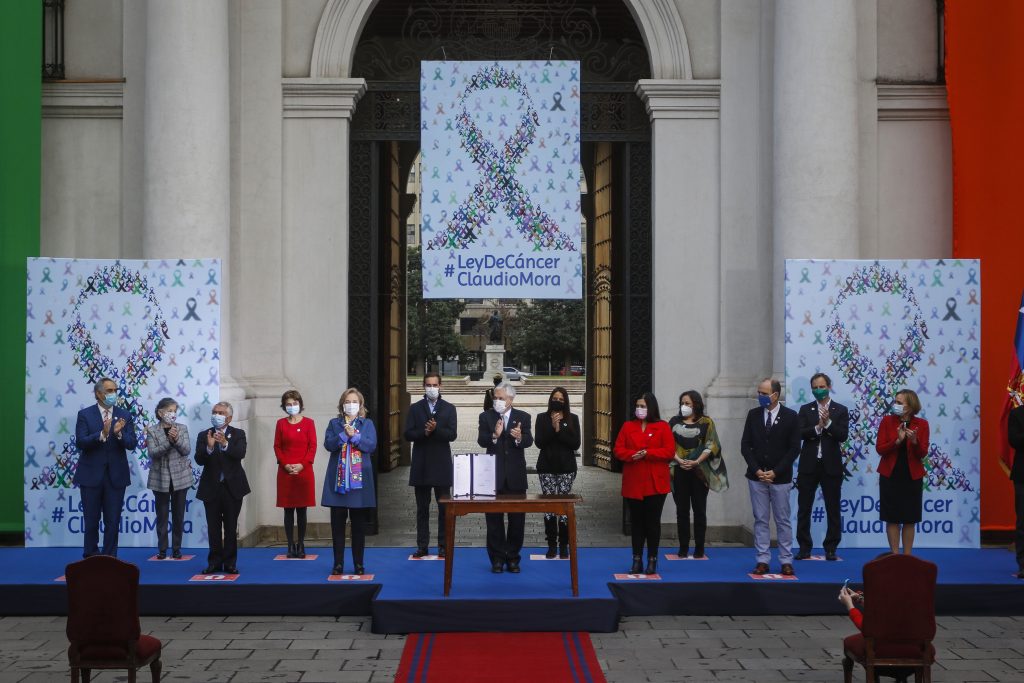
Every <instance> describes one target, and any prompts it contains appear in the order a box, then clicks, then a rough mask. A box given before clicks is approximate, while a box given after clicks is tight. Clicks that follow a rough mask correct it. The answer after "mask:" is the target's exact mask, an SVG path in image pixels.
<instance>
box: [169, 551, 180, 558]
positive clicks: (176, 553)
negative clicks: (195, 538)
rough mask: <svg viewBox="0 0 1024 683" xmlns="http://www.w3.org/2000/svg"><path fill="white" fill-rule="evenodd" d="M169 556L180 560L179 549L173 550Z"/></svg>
mask: <svg viewBox="0 0 1024 683" xmlns="http://www.w3.org/2000/svg"><path fill="white" fill-rule="evenodd" d="M171 557H173V558H174V559H176V560H180V559H181V551H180V550H175V551H174V552H172V553H171Z"/></svg>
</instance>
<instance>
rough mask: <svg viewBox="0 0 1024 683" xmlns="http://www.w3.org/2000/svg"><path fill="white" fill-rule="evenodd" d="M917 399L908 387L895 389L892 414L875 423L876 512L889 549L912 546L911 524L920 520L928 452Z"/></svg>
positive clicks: (905, 549) (912, 528)
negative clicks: (876, 457)
mask: <svg viewBox="0 0 1024 683" xmlns="http://www.w3.org/2000/svg"><path fill="white" fill-rule="evenodd" d="M919 412H921V401H920V400H919V399H918V398H917V394H915V393H914V392H913V391H911V390H910V389H903V390H902V391H898V392H896V401H895V403H893V406H892V415H886V416H885V417H883V418H882V422H881V424H879V425H878V438H877V439H875V448H876V450H878V454H879V455H881V456H882V461H881V462H879V463H878V475H879V476H878V513H879V517H880V518H881V520H882V521H883V522H885V535H886V536H887V537H888V539H889V549H890V550H892V552H894V553H898V552H899V550H900V539H901V538H902V539H903V552H904V553H906V554H907V555H909V554H910V551H911V550H912V549H913V547H914V525H915V524H917V523H918V522H920V521H921V501H922V498H923V497H924V482H923V480H924V459H925V458H926V457H927V456H928V421H927V420H924V419H922V418H920V417H918V416H917V414H918V413H919Z"/></svg>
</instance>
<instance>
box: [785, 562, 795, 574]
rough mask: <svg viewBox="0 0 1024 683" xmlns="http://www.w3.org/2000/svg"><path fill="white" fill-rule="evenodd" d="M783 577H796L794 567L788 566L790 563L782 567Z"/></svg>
mask: <svg viewBox="0 0 1024 683" xmlns="http://www.w3.org/2000/svg"><path fill="white" fill-rule="evenodd" d="M782 575H783V576H795V573H794V572H793V565H791V564H788V563H787V564H784V565H782Z"/></svg>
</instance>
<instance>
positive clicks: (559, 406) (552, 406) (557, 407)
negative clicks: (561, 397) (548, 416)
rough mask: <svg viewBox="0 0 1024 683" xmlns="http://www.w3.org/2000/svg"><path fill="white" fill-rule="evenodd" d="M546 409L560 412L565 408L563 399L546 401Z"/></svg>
mask: <svg viewBox="0 0 1024 683" xmlns="http://www.w3.org/2000/svg"><path fill="white" fill-rule="evenodd" d="M548 410H550V411H552V412H562V411H563V410H565V401H548Z"/></svg>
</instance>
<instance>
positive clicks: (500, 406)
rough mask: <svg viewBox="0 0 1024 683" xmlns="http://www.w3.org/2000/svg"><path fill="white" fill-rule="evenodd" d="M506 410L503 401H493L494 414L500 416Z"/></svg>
mask: <svg viewBox="0 0 1024 683" xmlns="http://www.w3.org/2000/svg"><path fill="white" fill-rule="evenodd" d="M506 408H508V405H506V403H505V401H503V400H502V399H500V398H496V399H494V412H496V413H498V414H499V415H501V414H502V413H504V412H505V409H506Z"/></svg>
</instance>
